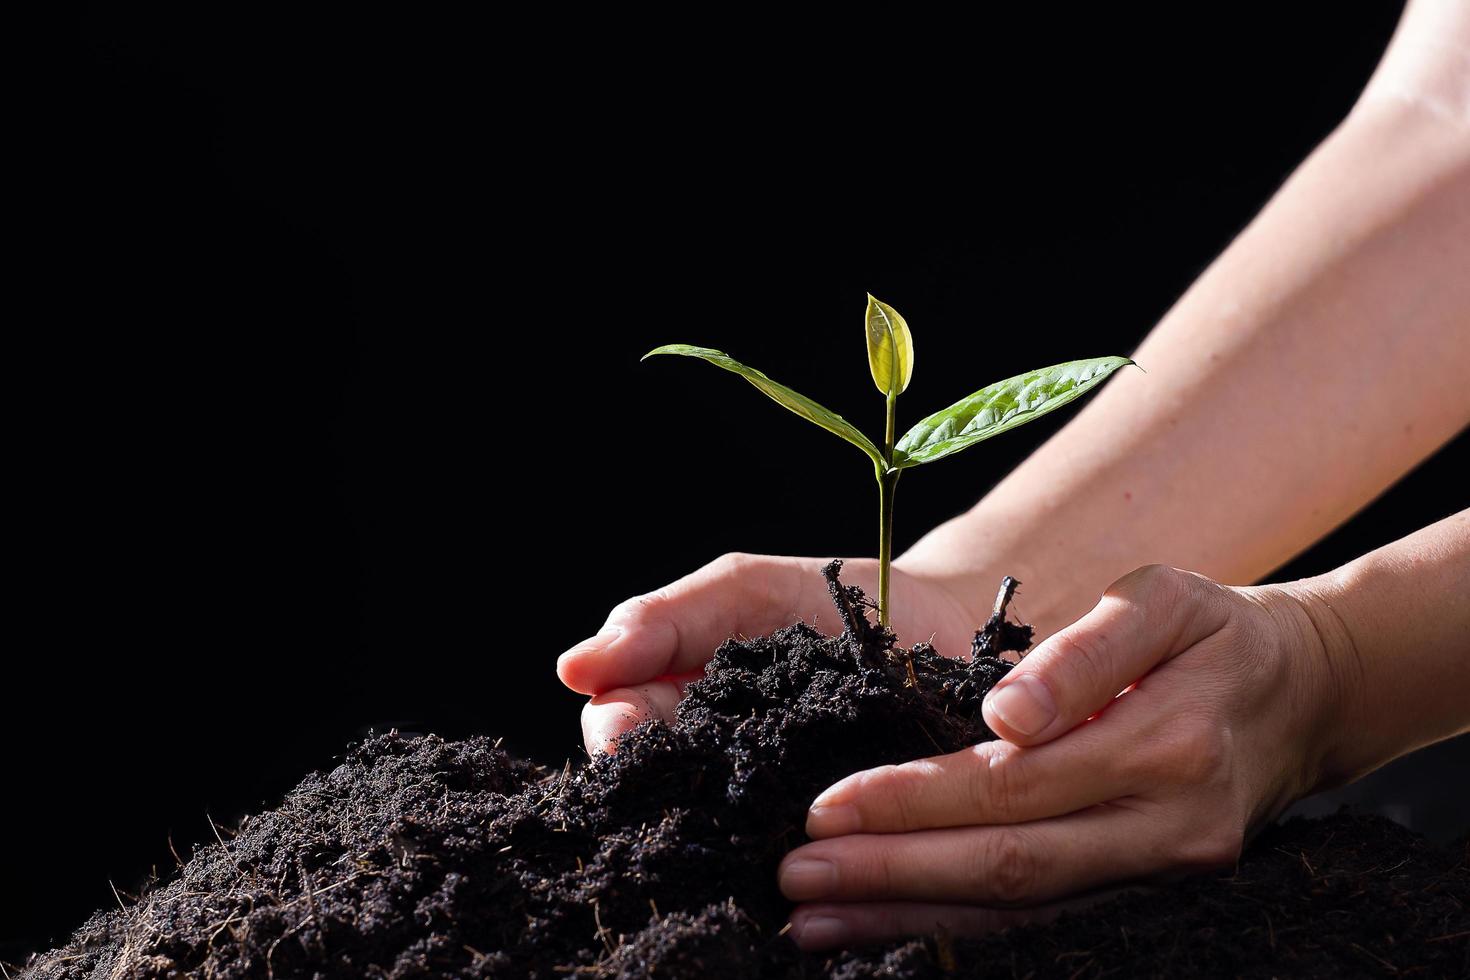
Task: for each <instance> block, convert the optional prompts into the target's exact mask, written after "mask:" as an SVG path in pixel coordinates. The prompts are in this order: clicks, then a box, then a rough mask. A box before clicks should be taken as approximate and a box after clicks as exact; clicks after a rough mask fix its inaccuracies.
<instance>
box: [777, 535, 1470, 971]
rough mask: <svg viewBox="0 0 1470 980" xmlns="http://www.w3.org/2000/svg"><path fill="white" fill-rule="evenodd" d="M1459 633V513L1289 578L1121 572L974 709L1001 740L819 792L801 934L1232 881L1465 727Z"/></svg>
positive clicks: (1466, 688)
mask: <svg viewBox="0 0 1470 980" xmlns="http://www.w3.org/2000/svg"><path fill="white" fill-rule="evenodd" d="M1467 636H1470V510H1467V511H1463V512H1461V513H1459V514H1455V515H1453V516H1451V517H1448V518H1446V519H1444V520H1443V521H1440V522H1439V523H1437V524H1435V525H1433V526H1431V527H1429V528H1426V529H1424V530H1422V531H1419V532H1417V533H1415V534H1413V535H1411V536H1409V537H1407V538H1404V539H1403V540H1401V541H1398V542H1395V543H1393V544H1391V545H1388V546H1386V547H1384V548H1381V549H1379V550H1378V551H1375V552H1372V553H1371V554H1369V555H1365V556H1364V557H1362V558H1360V559H1358V560H1357V561H1355V562H1352V563H1351V564H1349V565H1346V566H1344V567H1342V568H1341V569H1338V570H1336V571H1334V572H1331V573H1329V574H1327V575H1323V576H1319V577H1316V578H1310V579H1304V580H1301V581H1298V582H1290V583H1285V584H1280V585H1263V586H1253V587H1230V586H1222V585H1218V584H1216V583H1213V582H1211V581H1209V580H1208V579H1206V578H1204V577H1203V576H1199V575H1195V574H1192V573H1189V572H1181V571H1178V570H1176V569H1171V568H1168V567H1166V566H1162V565H1152V566H1146V567H1144V568H1141V569H1139V570H1137V571H1134V572H1131V573H1130V574H1128V575H1126V576H1124V577H1123V578H1122V579H1120V580H1119V581H1118V582H1115V583H1114V584H1113V585H1112V586H1111V587H1109V588H1108V590H1107V591H1106V592H1105V593H1104V595H1103V598H1102V599H1101V600H1100V601H1099V602H1098V604H1097V606H1096V607H1095V608H1094V609H1093V610H1092V611H1091V612H1089V613H1088V614H1087V615H1085V616H1083V617H1082V619H1080V620H1079V621H1077V622H1076V623H1074V624H1073V625H1071V626H1068V627H1067V628H1065V629H1063V630H1062V631H1060V632H1059V633H1057V634H1055V635H1054V636H1052V637H1051V638H1050V639H1048V640H1047V641H1046V642H1045V643H1043V644H1041V645H1040V646H1038V647H1037V648H1036V649H1035V650H1034V651H1033V652H1032V653H1031V654H1029V655H1028V656H1027V657H1026V658H1025V659H1024V660H1022V661H1021V663H1020V664H1019V665H1018V666H1017V667H1015V668H1014V669H1013V670H1012V671H1011V672H1010V673H1009V674H1008V675H1007V676H1006V677H1005V678H1004V679H1003V680H1002V681H1001V682H1000V684H998V685H997V686H996V688H995V690H994V691H993V692H992V693H991V695H990V696H989V697H988V698H987V699H986V702H985V705H984V709H983V710H984V714H985V719H986V722H987V723H988V724H990V726H991V727H992V728H993V729H994V730H995V731H996V732H997V734H999V735H1001V736H1002V739H1003V740H997V741H993V742H985V743H981V744H980V745H976V746H974V747H972V748H969V749H964V750H962V751H959V752H955V753H952V754H949V755H944V756H937V757H934V758H930V759H921V760H917V761H914V762H908V763H904V764H901V765H896V766H883V767H880V768H877V769H871V770H868V771H866V772H861V773H856V774H854V775H852V776H849V777H847V778H846V779H844V780H842V781H840V782H838V783H837V784H835V785H834V786H832V787H831V788H829V789H828V790H826V791H825V792H824V793H822V794H821V795H820V796H818V797H817V799H816V801H815V802H814V803H813V804H812V808H811V810H810V812H809V813H808V816H807V824H806V831H807V834H808V836H810V837H811V838H812V839H813V841H814V843H811V844H807V845H805V846H802V847H799V848H797V849H796V850H794V851H792V852H791V853H790V854H789V855H787V857H786V859H785V860H784V861H783V862H782V864H781V870H780V882H781V888H782V890H783V891H784V892H785V893H786V896H787V897H788V898H790V899H791V900H792V901H794V902H798V903H801V904H800V905H799V907H798V908H797V910H796V912H795V914H794V915H793V918H792V935H793V936H794V937H795V939H796V941H797V942H798V943H800V944H801V945H802V946H803V947H805V948H808V949H821V948H825V947H829V946H837V945H849V944H852V943H857V942H863V941H872V940H877V939H885V938H891V937H895V936H899V935H904V934H907V933H911V932H916V931H927V930H932V929H933V927H934V924H935V923H936V922H941V923H944V924H945V925H946V926H947V927H948V928H949V929H951V930H952V931H956V932H964V931H972V930H975V929H983V928H985V927H988V926H990V925H993V924H996V923H997V922H998V921H1003V920H998V919H997V915H998V914H999V913H998V911H997V910H1001V909H1006V908H1011V907H1017V906H1020V907H1028V908H1033V909H1035V908H1039V909H1041V910H1046V909H1047V908H1048V904H1049V903H1052V902H1054V901H1055V900H1057V899H1061V898H1064V897H1066V896H1069V895H1075V894H1078V893H1083V892H1087V891H1090V890H1094V889H1097V888H1100V887H1104V886H1109V885H1114V884H1119V883H1123V882H1130V881H1139V880H1147V879H1150V878H1154V877H1158V876H1167V875H1172V874H1177V873H1180V872H1183V871H1190V870H1203V869H1208V868H1214V867H1222V866H1229V865H1231V864H1233V863H1234V862H1235V861H1236V859H1237V858H1238V857H1239V854H1240V851H1241V848H1242V846H1243V844H1244V842H1245V841H1246V840H1247V839H1248V838H1249V837H1250V835H1251V834H1252V833H1253V832H1254V831H1255V830H1256V829H1258V828H1259V827H1261V826H1262V825H1263V824H1264V823H1266V822H1268V821H1270V820H1271V819H1273V818H1274V817H1276V816H1277V815H1278V814H1279V813H1280V812H1281V811H1282V810H1283V809H1284V808H1285V807H1286V806H1287V805H1288V804H1289V803H1291V802H1292V801H1293V800H1295V799H1297V798H1299V797H1301V796H1303V795H1306V794H1307V793H1310V792H1312V791H1314V790H1318V789H1323V788H1326V787H1328V786H1333V785H1337V784H1339V783H1342V782H1346V781H1348V780H1350V779H1353V778H1356V777H1357V776H1359V775H1361V774H1363V773H1365V772H1368V771H1370V770H1372V769H1374V768H1376V767H1377V766H1379V765H1381V764H1383V763H1384V762H1386V761H1388V760H1389V759H1391V758H1393V757H1395V756H1397V755H1399V754H1402V753H1403V752H1405V751H1408V750H1410V749H1413V748H1417V747H1419V746H1421V745H1425V744H1427V743H1429V742H1433V741H1436V740H1438V739H1440V738H1444V737H1447V736H1450V735H1454V734H1457V733H1460V732H1465V731H1470V708H1467V705H1470V643H1467V640H1466V637H1467ZM1409 656H1412V658H1413V664H1412V666H1409V665H1407V664H1406V658H1408V657H1409ZM1125 689H1126V693H1125V694H1123V695H1122V696H1118V692H1119V691H1123V690H1125ZM1018 692H1020V693H1019V694H1018ZM1012 698H1018V700H1016V701H1012V700H1010V699H1012ZM1032 914H1034V913H1032Z"/></svg>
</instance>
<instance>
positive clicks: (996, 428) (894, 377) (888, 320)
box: [642, 293, 1133, 626]
mask: <svg viewBox="0 0 1470 980" xmlns="http://www.w3.org/2000/svg"><path fill="white" fill-rule="evenodd" d="M866 321H867V337H868V368H869V370H871V371H872V374H873V383H874V384H876V385H877V386H878V392H879V393H880V394H882V395H883V397H884V398H885V399H886V400H887V406H888V422H887V425H886V426H885V427H884V430H883V446H882V448H881V449H880V448H879V447H878V446H876V445H874V444H873V442H872V440H870V439H869V438H868V437H867V436H865V435H863V434H862V432H860V431H859V430H858V429H857V427H855V426H854V425H853V424H852V423H850V422H848V421H847V420H846V419H844V418H843V417H842V416H841V415H838V414H837V413H836V412H831V411H828V410H827V409H825V408H823V407H822V406H821V405H818V404H817V403H816V402H814V401H812V400H811V399H810V398H808V397H806V396H805V395H802V394H798V393H797V392H795V391H792V390H791V389H790V388H788V387H786V386H785V385H782V384H777V383H776V382H774V381H772V380H771V379H770V378H768V377H766V376H765V375H764V374H762V373H761V372H759V371H757V370H756V369H755V368H751V367H746V366H745V365H744V364H741V363H740V362H739V361H737V360H735V359H734V358H732V357H730V356H729V355H727V354H725V353H723V352H721V351H717V350H711V349H710V348H708V347H692V346H690V345H689V344H667V345H665V346H663V347H659V348H656V349H655V350H651V351H649V352H648V353H647V354H644V355H643V358H642V360H647V359H648V358H650V357H652V356H653V355H655V354H681V355H683V356H685V357H700V358H703V359H704V360H706V361H709V362H710V363H711V364H713V365H715V366H716V367H722V368H724V369H725V370H726V371H733V372H735V373H736V374H738V375H740V376H741V377H743V378H744V379H745V380H747V381H749V382H750V383H751V384H753V385H755V386H756V387H757V388H759V389H760V390H761V391H763V392H765V393H766V394H767V395H769V396H770V397H771V398H772V399H773V400H774V401H776V402H777V403H778V404H780V405H783V406H785V407H786V408H788V409H790V410H791V411H793V412H795V413H796V414H797V415H800V416H801V417H802V418H804V419H806V420H808V421H810V422H815V423H816V424H817V425H820V426H821V427H822V428H824V429H826V430H827V431H828V432H831V433H832V434H833V435H836V436H838V437H840V438H842V439H846V440H847V441H848V442H850V443H852V444H853V445H854V446H856V447H858V448H859V449H861V450H862V451H863V452H865V453H867V454H868V457H869V458H870V459H872V461H873V475H874V476H875V477H876V478H877V480H878V622H879V623H880V624H881V625H883V626H888V625H889V606H888V577H889V565H890V563H891V560H892V552H893V495H894V491H895V490H896V489H897V487H898V477H899V474H901V473H902V472H903V471H904V470H906V469H909V468H910V467H913V466H920V465H922V464H924V463H932V462H934V461H935V460H938V459H943V458H944V457H946V456H952V455H954V454H955V453H957V452H959V451H960V450H961V449H968V448H969V447H970V446H973V445H975V443H977V442H984V441H985V440H986V439H989V438H990V437H991V436H997V435H1000V434H1001V433H1002V432H1005V431H1007V430H1009V429H1014V428H1015V427H1016V426H1018V425H1025V424H1026V423H1027V422H1030V421H1033V420H1034V419H1038V418H1040V417H1041V416H1043V415H1045V414H1046V413H1047V412H1050V411H1052V410H1053V409H1058V408H1061V407H1062V406H1063V405H1065V404H1067V403H1068V402H1069V401H1071V400H1072V399H1074V398H1077V397H1078V396H1080V395H1082V394H1084V393H1085V392H1086V391H1087V390H1088V389H1090V388H1093V387H1095V386H1096V385H1097V384H1099V383H1100V382H1102V381H1103V380H1104V379H1105V378H1107V376H1108V375H1110V374H1112V373H1113V372H1114V371H1116V370H1118V368H1120V367H1123V366H1124V365H1126V364H1132V363H1133V361H1131V360H1130V359H1128V358H1126V357H1096V358H1092V359H1090V360H1085V361H1068V362H1066V363H1065V364H1054V365H1052V366H1051V367H1046V368H1041V369H1039V370H1036V371H1027V372H1026V373H1025V374H1018V375H1016V376H1015V377H1014V378H1007V379H1006V380H1005V381H998V382H996V383H995V384H993V385H988V386H986V387H984V388H981V389H980V390H979V391H977V392H975V393H974V394H973V395H970V396H968V397H966V398H962V399H960V400H959V401H957V402H955V403H954V404H953V405H951V406H949V407H948V408H946V409H943V410H942V411H938V412H935V413H934V414H933V415H930V416H928V417H927V418H925V419H922V420H921V421H920V422H919V423H918V424H917V425H915V426H914V427H913V428H912V429H909V431H907V432H905V433H904V434H903V438H901V439H899V440H898V441H897V442H895V441H894V438H893V435H894V432H895V429H894V421H895V418H896V415H895V407H896V406H897V404H898V396H899V395H901V394H903V392H904V391H905V390H906V389H907V388H908V386H909V379H910V378H912V377H913V373H914V339H913V337H912V336H911V335H910V334H909V325H908V323H907V322H905V320H904V318H903V317H902V316H900V315H899V312H898V311H897V310H895V309H894V308H893V307H891V306H889V305H888V304H887V303H884V302H882V301H881V300H878V299H875V298H874V297H873V295H872V294H871V293H869V294H868V311H867V316H866Z"/></svg>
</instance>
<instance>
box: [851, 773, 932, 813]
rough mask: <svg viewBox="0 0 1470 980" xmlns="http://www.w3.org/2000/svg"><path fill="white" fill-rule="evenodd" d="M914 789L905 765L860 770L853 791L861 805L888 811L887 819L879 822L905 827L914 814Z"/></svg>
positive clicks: (910, 775) (911, 776)
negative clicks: (858, 778)
mask: <svg viewBox="0 0 1470 980" xmlns="http://www.w3.org/2000/svg"><path fill="white" fill-rule="evenodd" d="M917 789H918V786H917V780H915V779H914V778H913V774H912V773H911V772H910V770H909V769H908V768H906V767H905V766H903V765H894V766H879V767H878V768H876V769H871V770H869V771H868V772H865V773H863V775H862V776H861V777H860V780H859V782H858V785H857V793H856V794H855V795H856V798H857V800H858V801H859V803H860V805H864V806H865V808H871V809H875V810H877V811H879V812H882V813H886V814H887V815H888V820H882V821H880V822H882V823H884V824H887V823H889V822H891V823H893V824H895V825H896V826H899V827H908V826H911V821H912V819H913V817H914V794H915V792H916V791H917Z"/></svg>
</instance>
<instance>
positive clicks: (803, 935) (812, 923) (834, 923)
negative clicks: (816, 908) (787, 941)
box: [791, 915, 847, 949]
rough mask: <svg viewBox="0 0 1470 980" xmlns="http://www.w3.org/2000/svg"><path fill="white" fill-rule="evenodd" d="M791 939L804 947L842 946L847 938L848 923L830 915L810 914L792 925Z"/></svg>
mask: <svg viewBox="0 0 1470 980" xmlns="http://www.w3.org/2000/svg"><path fill="white" fill-rule="evenodd" d="M791 939H792V941H794V942H795V943H796V944H797V945H799V946H801V947H802V948H804V949H807V948H810V949H816V948H820V947H824V946H840V945H842V943H843V942H845V941H846V940H847V924H846V923H845V922H843V921H842V920H841V919H834V918H832V917H831V916H829V915H810V916H807V917H806V918H805V919H802V920H801V922H800V923H799V924H797V925H794V926H792V927H791Z"/></svg>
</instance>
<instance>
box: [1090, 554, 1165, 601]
mask: <svg viewBox="0 0 1470 980" xmlns="http://www.w3.org/2000/svg"><path fill="white" fill-rule="evenodd" d="M1178 574H1179V573H1178V572H1177V571H1176V570H1175V569H1173V568H1171V567H1169V566H1168V565H1160V564H1157V563H1156V564H1152V565H1140V566H1139V567H1137V568H1135V569H1134V570H1133V571H1131V572H1129V573H1128V574H1127V575H1124V576H1123V577H1122V578H1120V579H1118V580H1117V581H1116V582H1114V583H1113V584H1112V585H1110V586H1108V588H1107V591H1106V592H1104V593H1103V595H1107V596H1113V597H1114V598H1119V599H1126V598H1129V597H1131V596H1135V595H1139V594H1148V593H1151V592H1154V591H1157V590H1158V589H1159V588H1160V587H1161V586H1168V585H1170V584H1172V583H1173V581H1174V578H1175V576H1177V575H1178Z"/></svg>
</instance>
